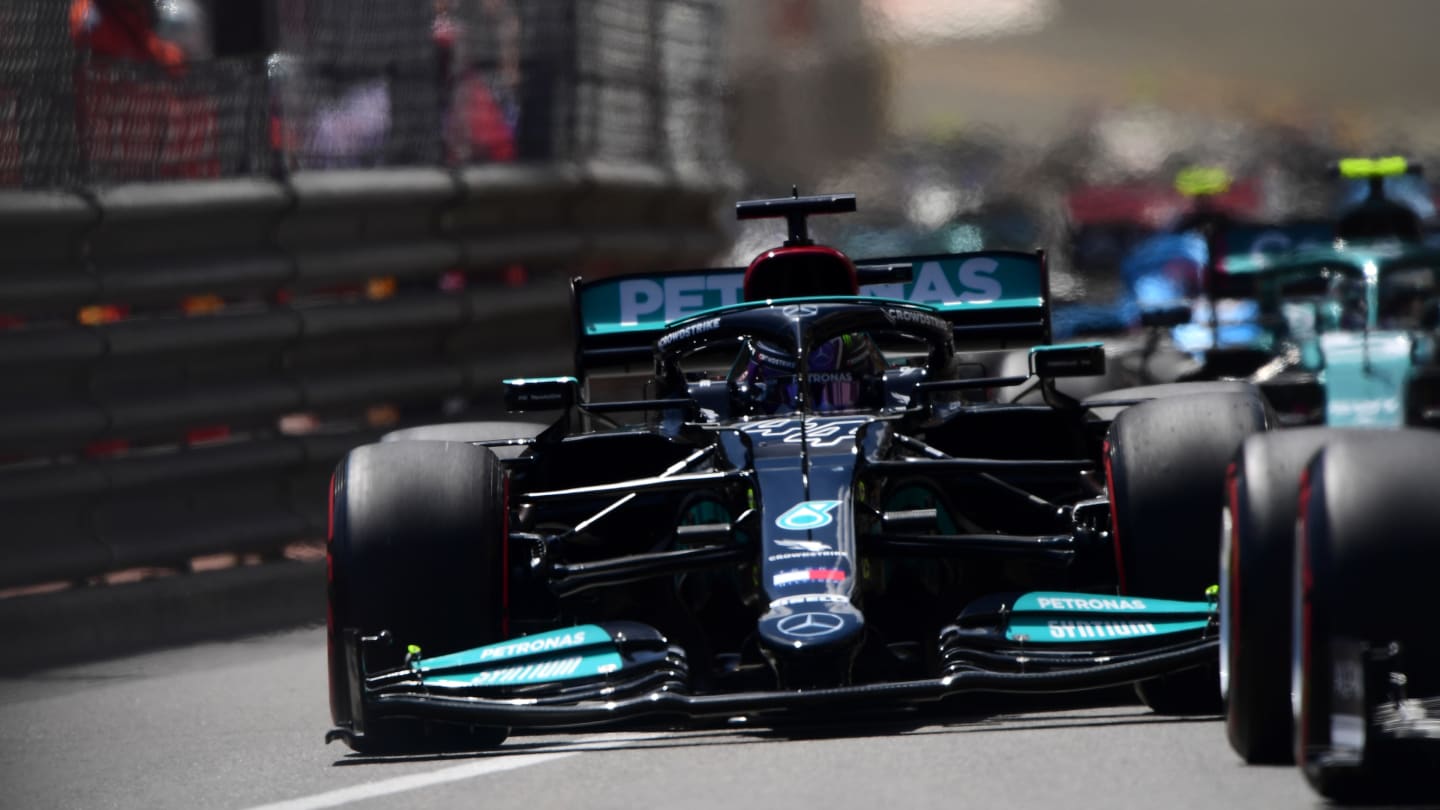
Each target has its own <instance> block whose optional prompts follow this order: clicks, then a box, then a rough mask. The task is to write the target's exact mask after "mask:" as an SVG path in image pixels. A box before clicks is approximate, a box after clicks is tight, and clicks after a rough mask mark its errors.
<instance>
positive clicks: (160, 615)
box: [0, 562, 325, 675]
mask: <svg viewBox="0 0 1440 810" xmlns="http://www.w3.org/2000/svg"><path fill="white" fill-rule="evenodd" d="M323 621H325V564H324V563H323V562H275V563H266V564H263V565H253V566H244V567H240V568H232V569H226V570H223V571H212V572H206V573H198V574H182V575H177V576H171V577H164V578H161V579H152V580H146V581H144V582H136V583H129V584H124V585H107V586H97V587H92V588H79V589H74V590H69V591H60V592H57V593H48V594H39V595H35V596H16V597H11V598H8V599H0V638H3V639H5V654H4V655H3V656H0V674H6V675H11V674H19V673H24V672H28V671H32V670H37V669H43V668H47V667H55V666H61V665H65V664H75V663H81V662H88V661H95V660H99V659H103V658H114V657H119V656H124V655H131V654H134V653H137V652H143V651H147V650H153V649H158V648H161V647H172V646H178V645H184V644H193V643H196V642H201V641H213V640H218V639H226V638H234V637H236V636H243V635H250V634H255V633H265V632H274V631H278V630H285V629H289V628H292V627H300V626H304V625H308V624H318V623H320V622H323Z"/></svg>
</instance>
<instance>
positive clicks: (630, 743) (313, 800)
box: [0, 629, 1321, 810]
mask: <svg viewBox="0 0 1440 810" xmlns="http://www.w3.org/2000/svg"><path fill="white" fill-rule="evenodd" d="M324 651H325V640H324V634H323V631H322V630H320V629H308V630H300V631H293V632H288V633H283V634H277V635H270V636H261V637H254V638H248V639H243V640H238V641H232V642H217V643H209V644H202V645H197V646H192V647H187V648H183V649H176V650H168V651H162V652H156V653H150V654H146V655H140V656H135V657H130V658H123V659H117V660H113V661H108V662H100V663H93V664H87V665H83V666H75V667H69V668H64V669H52V670H46V671H41V672H36V673H33V674H30V675H26V676H19V677H14V678H9V679H4V680H0V807H4V808H12V807H13V808H92V807H93V808H151V809H158V808H236V810H245V809H246V808H261V807H264V808H267V809H268V808H275V809H276V810H279V808H284V809H285V810H302V808H321V807H339V806H347V807H349V806H354V807H374V808H379V807H415V808H432V807H433V808H446V809H447V810H450V809H451V808H455V807H474V806H484V807H487V808H504V807H524V808H527V810H537V809H538V808H550V807H557V808H560V807H566V808H569V807H585V808H646V807H681V808H708V807H715V808H726V809H727V810H733V808H735V807H737V806H745V805H753V806H755V807H786V808H797V807H823V808H835V809H836V810H839V809H840V808H865V809H866V810H874V808H877V807H881V808H884V807H896V808H898V807H936V806H945V807H956V808H962V807H963V808H970V807H976V808H982V807H1022V808H1030V807H1034V808H1045V810H1083V808H1105V810H1119V809H1120V808H1131V807H1134V808H1159V807H1167V808H1204V810H1217V808H1251V807H1254V808H1299V807H1316V806H1319V805H1320V804H1321V802H1320V801H1319V800H1318V799H1317V798H1316V797H1314V796H1313V794H1311V793H1310V791H1309V789H1308V788H1307V787H1306V786H1305V784H1304V782H1303V780H1302V779H1301V777H1300V775H1299V774H1298V773H1297V772H1296V771H1295V770H1294V769H1293V768H1280V767H1271V768H1253V767H1245V766H1243V765H1242V764H1241V763H1240V762H1239V761H1238V760H1237V759H1236V758H1235V757H1234V755H1233V754H1231V752H1230V750H1229V748H1228V746H1227V745H1226V744H1225V740H1224V732H1223V729H1222V727H1221V724H1220V722H1219V721H1218V720H1217V719H1214V718H1206V719H1192V720H1174V719H1164V718H1159V717H1156V716H1154V715H1152V714H1150V713H1149V712H1148V711H1147V710H1146V709H1144V708H1143V707H1142V706H1139V705H1137V704H1134V703H1131V702H1129V701H1128V699H1127V695H1128V693H1127V692H1121V691H1114V692H1108V693H1105V694H1104V695H1101V696H1099V699H1098V700H1097V699H1096V698H1095V697H1091V698H1088V699H1084V698H1082V699H1080V700H1076V699H1075V698H1074V697H1071V698H1062V699H1055V698H1047V699H1046V701H1047V702H1046V703H1045V704H1043V705H1039V704H1036V703H1035V701H1025V700H1016V699H1013V698H1004V699H1003V701H1002V700H1000V699H996V698H993V697H992V698H988V699H984V700H982V699H978V698H977V699H975V700H974V701H973V702H971V703H967V704H965V705H962V706H960V707H958V709H956V710H952V711H950V712H947V713H946V714H944V715H942V716H935V715H927V716H925V717H918V718H908V717H904V716H898V717H894V718H893V719H891V720H887V721H874V720H871V721H865V722H837V723H836V724H834V725H827V726H826V727H824V728H807V729H794V730H789V731H785V732H776V731H772V730H768V729H763V728H749V727H744V726H729V727H727V726H723V725H722V726H716V727H710V728H700V729H689V730H679V731H676V730H666V729H653V728H645V729H629V730H623V731H612V732H604V733H600V732H595V733H574V734H547V735H525V736H517V737H512V738H511V739H510V741H508V742H507V743H506V744H505V746H504V747H502V748H501V749H499V750H498V751H495V752H489V753H483V754H465V755H453V756H443V757H436V756H427V757H418V758H412V759H399V760H394V759H392V760H374V759H364V758H360V757H358V756H356V755H353V754H351V753H350V752H349V750H348V749H346V748H343V747H342V746H341V745H340V744H339V743H335V744H332V745H329V746H326V745H324V744H323V743H322V737H323V734H324V731H325V729H326V728H327V724H328V721H329V716H328V707H327V702H326V700H327V699H326V691H325V665H324Z"/></svg>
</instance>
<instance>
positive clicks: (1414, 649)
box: [1291, 430, 1440, 802]
mask: <svg viewBox="0 0 1440 810" xmlns="http://www.w3.org/2000/svg"><path fill="white" fill-rule="evenodd" d="M1436 482H1440V434H1436V433H1433V432H1430V431H1415V430H1401V431H1375V432H1374V433H1372V434H1369V435H1366V436H1365V437H1364V439H1363V440H1357V441H1342V442H1334V443H1331V444H1328V445H1327V446H1326V447H1325V448H1324V449H1323V450H1321V451H1320V452H1319V453H1318V454H1316V456H1315V458H1314V459H1313V460H1312V461H1311V462H1310V464H1309V465H1308V466H1307V467H1306V468H1305V477H1304V479H1302V483H1301V487H1300V497H1299V507H1298V512H1299V521H1298V523H1297V529H1296V537H1297V543H1298V547H1297V551H1296V555H1295V556H1296V560H1295V580H1294V581H1295V582H1296V583H1297V586H1296V587H1295V589H1294V590H1295V593H1294V596H1293V601H1292V610H1293V618H1292V622H1293V624H1294V643H1293V647H1292V650H1293V655H1294V661H1293V672H1294V682H1293V684H1292V687H1291V688H1292V691H1293V693H1294V695H1295V709H1296V712H1295V754H1296V759H1297V761H1298V762H1299V764H1300V767H1301V769H1302V770H1303V771H1304V773H1305V776H1306V779H1307V780H1308V781H1309V782H1310V784H1311V786H1312V787H1314V788H1315V790H1316V791H1318V792H1319V793H1321V794H1322V795H1324V796H1326V797H1328V798H1332V799H1337V800H1341V801H1354V800H1360V799H1363V800H1372V799H1373V800H1386V799H1392V798H1395V797H1396V796H1399V797H1401V798H1403V799H1405V800H1407V801H1414V800H1417V799H1420V800H1426V801H1431V802H1433V801H1435V800H1436V799H1440V781H1437V780H1436V779H1435V777H1434V771H1435V768H1436V767H1437V766H1440V741H1437V740H1405V741H1399V742H1397V741H1396V740H1394V739H1391V738H1389V737H1388V735H1381V734H1379V733H1377V732H1378V731H1379V724H1378V722H1377V719H1376V717H1375V713H1376V710H1377V709H1378V708H1379V707H1380V706H1383V705H1386V704H1387V703H1390V701H1391V700H1393V699H1395V698H1397V697H1399V696H1398V695H1391V694H1388V693H1389V692H1391V691H1393V690H1394V689H1395V687H1396V679H1395V678H1394V677H1393V676H1394V673H1397V672H1398V673H1403V674H1404V676H1405V677H1404V686H1403V688H1404V692H1405V696H1406V697H1410V698H1422V699H1423V698H1433V697H1434V696H1435V695H1440V645H1436V644H1435V643H1434V621H1433V619H1432V618H1431V616H1430V614H1429V611H1427V610H1425V609H1424V606H1423V604H1424V603H1423V601H1417V598H1418V597H1419V595H1421V594H1428V593H1432V592H1433V591H1434V587H1435V571H1436V570H1437V569H1440V541H1437V537H1436V533H1435V532H1436V527H1437V526H1440V499H1437V498H1436V497H1435V488H1436ZM1392 644H1394V645H1398V646H1397V647H1394V648H1393V649H1395V650H1398V652H1399V655H1400V658H1399V659H1398V660H1391V661H1381V662H1378V663H1371V664H1369V665H1368V667H1367V665H1366V663H1365V662H1366V661H1367V660H1371V661H1374V659H1376V658H1377V657H1381V658H1383V657H1385V652H1384V651H1385V650H1387V649H1392V648H1391V647H1390V645H1392ZM1387 673H1388V676H1387ZM1377 676H1378V677H1377ZM1387 681H1388V683H1387ZM1356 685H1360V686H1361V687H1362V688H1361V689H1360V690H1359V695H1358V696H1357V695H1356V690H1355V688H1354V687H1355V686H1356ZM1379 690H1384V691H1383V692H1380V693H1379V694H1377V692H1379ZM1427 702H1428V701H1427ZM1392 705H1393V704H1392ZM1357 712H1358V716H1357V714H1356V713H1357ZM1397 714H1398V712H1397ZM1356 743H1358V744H1359V745H1358V750H1357V749H1356V747H1355V744H1356Z"/></svg>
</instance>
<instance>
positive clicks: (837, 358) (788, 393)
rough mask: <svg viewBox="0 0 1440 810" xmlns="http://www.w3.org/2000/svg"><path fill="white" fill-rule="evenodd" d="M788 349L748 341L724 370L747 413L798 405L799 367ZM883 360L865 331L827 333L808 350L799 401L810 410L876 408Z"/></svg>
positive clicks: (881, 393)
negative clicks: (827, 337) (731, 366)
mask: <svg viewBox="0 0 1440 810" xmlns="http://www.w3.org/2000/svg"><path fill="white" fill-rule="evenodd" d="M796 366H797V363H796V358H795V356H794V354H793V353H791V352H787V351H785V350H784V349H782V348H780V347H778V346H774V345H772V344H770V343H767V342H765V341H762V340H754V339H752V340H749V341H747V342H746V345H745V348H744V350H743V351H741V353H740V358H739V360H738V361H737V362H736V363H735V367H734V369H733V370H732V371H731V373H730V387H731V391H732V393H733V396H734V398H735V401H736V404H737V405H738V406H739V407H740V409H741V410H742V411H744V412H745V413H748V414H751V415H773V414H785V413H793V412H795V411H796V410H798V409H799V408H800V407H801V402H800V400H801V396H800V393H801V389H800V372H799V369H798V368H797V367H796ZM884 371H885V360H884V358H883V357H882V356H881V354H880V351H879V349H878V348H877V347H876V346H875V342H874V341H873V340H871V339H870V337H869V336H868V335H864V334H861V333H849V334H844V335H840V336H839V337H834V338H831V339H830V340H827V341H825V342H824V343H821V344H820V345H819V346H816V347H815V348H814V349H813V350H811V352H810V362H809V372H808V374H807V375H806V384H807V387H806V389H805V394H806V396H805V397H804V399H805V405H806V406H807V408H806V409H807V411H808V412H810V413H835V412H839V411H853V410H857V409H864V408H876V407H879V406H880V404H881V403H882V401H883V399H884Z"/></svg>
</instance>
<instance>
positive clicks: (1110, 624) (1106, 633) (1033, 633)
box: [1005, 616, 1210, 644]
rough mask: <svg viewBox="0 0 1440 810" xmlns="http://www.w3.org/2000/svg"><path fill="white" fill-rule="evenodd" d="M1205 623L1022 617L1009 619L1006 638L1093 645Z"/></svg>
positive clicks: (1181, 630) (1179, 630) (1187, 629)
mask: <svg viewBox="0 0 1440 810" xmlns="http://www.w3.org/2000/svg"><path fill="white" fill-rule="evenodd" d="M1209 623H1210V622H1209V620H1208V619H1207V620H1205V621H1164V620H1160V619H1153V620H1151V619H1146V618H1144V617H1142V616H1135V617H1124V618H1121V617H1116V618H1114V619H1078V618H1063V617H1059V616H1051V617H1049V618H1042V617H1038V616H1024V617H1017V618H1014V619H1011V621H1010V627H1009V628H1008V629H1007V630H1006V631H1005V637H1006V638H1008V639H1010V640H1011V641H1029V642H1052V643H1091V644H1093V643H1095V642H1098V641H1118V640H1126V639H1133V638H1145V637H1147V636H1163V635H1167V634H1170V633H1185V632H1194V631H1197V630H1203V629H1205V627H1206V625H1208V624H1209Z"/></svg>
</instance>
